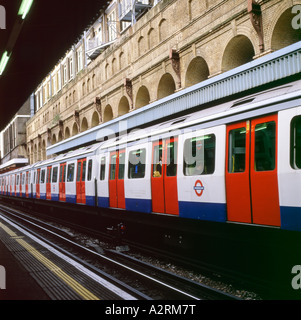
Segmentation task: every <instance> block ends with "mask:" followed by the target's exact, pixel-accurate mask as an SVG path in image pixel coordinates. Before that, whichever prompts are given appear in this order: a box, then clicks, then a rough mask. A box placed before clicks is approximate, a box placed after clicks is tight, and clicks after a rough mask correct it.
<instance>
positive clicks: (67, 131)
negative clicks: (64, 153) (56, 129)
mask: <svg viewBox="0 0 301 320" xmlns="http://www.w3.org/2000/svg"><path fill="white" fill-rule="evenodd" d="M68 138H70V129H69V127H66V129H65V139H68Z"/></svg>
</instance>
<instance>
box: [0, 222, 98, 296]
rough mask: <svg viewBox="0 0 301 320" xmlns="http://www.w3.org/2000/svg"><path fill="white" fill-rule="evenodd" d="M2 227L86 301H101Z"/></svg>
mask: <svg viewBox="0 0 301 320" xmlns="http://www.w3.org/2000/svg"><path fill="white" fill-rule="evenodd" d="M0 227H1V228H2V229H3V230H4V231H5V232H6V233H7V234H9V235H10V236H11V237H12V238H13V239H15V240H16V241H17V242H18V243H19V244H20V245H21V246H22V247H23V248H24V249H26V250H27V251H28V252H29V253H30V254H32V255H33V256H34V257H35V258H36V259H37V260H38V261H40V262H41V263H43V264H44V265H45V266H46V267H47V268H48V269H49V270H50V271H52V272H53V273H54V274H56V275H57V276H58V277H59V278H60V279H62V280H63V281H64V282H65V283H66V284H67V285H68V286H69V287H71V288H72V289H73V290H74V291H75V292H77V293H78V294H79V295H80V296H81V297H83V298H84V299H85V300H100V299H99V298H98V297H96V296H95V295H94V294H93V293H91V292H90V291H89V290H87V289H86V288H85V287H83V286H82V285H81V284H80V283H78V282H77V281H76V280H74V279H73V278H72V277H70V276H69V275H68V274H67V273H66V272H64V271H63V270H62V269H61V268H59V267H58V266H57V265H56V264H54V263H53V262H52V261H50V260H49V259H48V258H46V257H45V256H44V255H42V254H41V253H40V252H39V251H38V250H37V249H35V248H34V247H33V246H31V245H30V244H29V243H27V242H26V241H25V240H23V239H21V238H19V237H18V236H17V235H16V233H15V232H13V231H12V230H11V229H9V228H8V227H7V226H5V225H4V224H3V223H0Z"/></svg>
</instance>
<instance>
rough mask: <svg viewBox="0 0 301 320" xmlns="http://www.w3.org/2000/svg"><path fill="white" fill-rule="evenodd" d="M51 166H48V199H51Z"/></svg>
mask: <svg viewBox="0 0 301 320" xmlns="http://www.w3.org/2000/svg"><path fill="white" fill-rule="evenodd" d="M51 168H52V167H51V166H50V167H47V177H46V199H47V200H51Z"/></svg>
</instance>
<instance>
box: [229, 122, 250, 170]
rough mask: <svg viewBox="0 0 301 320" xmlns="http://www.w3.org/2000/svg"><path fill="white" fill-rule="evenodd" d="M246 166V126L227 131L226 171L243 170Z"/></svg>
mask: <svg viewBox="0 0 301 320" xmlns="http://www.w3.org/2000/svg"><path fill="white" fill-rule="evenodd" d="M245 167H246V128H244V127H243V128H238V129H233V130H231V131H229V166H228V172H229V173H235V172H244V171H245Z"/></svg>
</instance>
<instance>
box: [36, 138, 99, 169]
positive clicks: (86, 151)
mask: <svg viewBox="0 0 301 320" xmlns="http://www.w3.org/2000/svg"><path fill="white" fill-rule="evenodd" d="M102 143H103V142H98V143H95V144H93V145H90V146H86V147H81V148H79V149H76V150H72V151H69V152H66V153H64V154H60V155H58V156H56V157H53V158H50V159H46V160H44V161H40V162H38V163H36V164H35V165H34V168H40V167H44V166H47V165H51V164H53V163H55V162H59V163H60V162H64V161H65V160H67V159H68V160H72V159H73V158H78V157H79V156H83V157H87V156H89V155H93V154H95V151H96V150H97V149H98V148H99V147H100V146H101V145H102Z"/></svg>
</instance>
